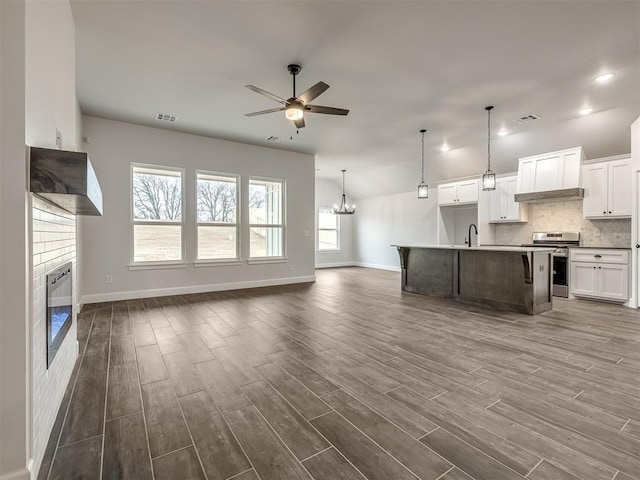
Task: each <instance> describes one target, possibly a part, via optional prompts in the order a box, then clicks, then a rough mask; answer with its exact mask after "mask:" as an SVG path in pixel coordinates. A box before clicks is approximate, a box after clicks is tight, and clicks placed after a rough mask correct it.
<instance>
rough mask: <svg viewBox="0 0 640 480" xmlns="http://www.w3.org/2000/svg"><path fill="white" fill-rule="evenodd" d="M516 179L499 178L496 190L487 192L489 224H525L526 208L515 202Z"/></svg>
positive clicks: (512, 177) (513, 177) (514, 177)
mask: <svg viewBox="0 0 640 480" xmlns="http://www.w3.org/2000/svg"><path fill="white" fill-rule="evenodd" d="M517 183H518V177H517V176H516V175H514V176H511V177H499V178H497V179H496V189H495V190H493V191H491V192H489V222H491V223H506V222H526V221H527V207H526V205H523V204H520V203H518V202H516V201H515V199H514V197H515V194H516V186H517Z"/></svg>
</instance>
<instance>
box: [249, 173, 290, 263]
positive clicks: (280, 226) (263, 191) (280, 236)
mask: <svg viewBox="0 0 640 480" xmlns="http://www.w3.org/2000/svg"><path fill="white" fill-rule="evenodd" d="M284 202H285V193H284V180H269V179H258V178H250V179H249V240H250V241H249V254H250V256H251V257H252V258H260V257H284Z"/></svg>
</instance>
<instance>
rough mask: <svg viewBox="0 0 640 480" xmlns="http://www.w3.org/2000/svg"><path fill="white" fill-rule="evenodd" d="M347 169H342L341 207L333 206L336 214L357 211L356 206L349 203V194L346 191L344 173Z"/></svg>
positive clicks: (350, 213)
mask: <svg viewBox="0 0 640 480" xmlns="http://www.w3.org/2000/svg"><path fill="white" fill-rule="evenodd" d="M345 172H346V170H342V200H341V201H340V207H338V206H337V205H334V206H333V213H334V214H335V215H353V214H354V213H356V206H355V205H351V206H349V205H348V204H347V195H346V194H345V193H344V174H345Z"/></svg>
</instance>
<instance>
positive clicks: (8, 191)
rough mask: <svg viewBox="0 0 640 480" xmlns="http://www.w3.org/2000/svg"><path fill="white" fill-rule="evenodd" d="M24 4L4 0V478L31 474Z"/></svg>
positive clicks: (0, 367) (0, 183) (0, 88)
mask: <svg viewBox="0 0 640 480" xmlns="http://www.w3.org/2000/svg"><path fill="white" fill-rule="evenodd" d="M24 16H25V5H24V1H23V0H15V1H12V2H4V1H0V98H1V99H2V101H1V102H0V165H2V168H1V169H0V265H2V268H0V479H2V480H5V479H9V478H11V479H16V480H17V479H26V478H29V472H28V462H29V457H30V451H29V425H30V418H29V415H30V411H29V387H30V386H29V378H30V373H29V348H28V347H29V333H30V332H29V322H28V321H27V319H28V312H29V307H28V297H29V295H28V292H29V288H28V283H29V281H28V272H27V266H28V265H29V261H28V257H27V255H28V251H27V238H28V234H27V225H28V218H29V217H28V213H27V208H26V206H27V200H26V199H27V193H26V184H27V179H26V168H25V155H26V153H25V145H24V138H25V104H24V99H25V91H24V88H25V86H24V84H25V80H24V77H25V67H24V62H25V55H24V41H25V20H24Z"/></svg>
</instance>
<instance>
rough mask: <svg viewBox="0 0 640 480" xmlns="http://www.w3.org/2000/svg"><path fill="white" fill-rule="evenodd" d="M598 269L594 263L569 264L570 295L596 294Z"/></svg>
mask: <svg viewBox="0 0 640 480" xmlns="http://www.w3.org/2000/svg"><path fill="white" fill-rule="evenodd" d="M597 272H598V268H597V265H596V264H595V263H581V262H571V280H570V281H569V284H570V285H571V293H572V294H573V295H590V296H595V295H597V292H598V287H597V285H598V281H597V277H598V274H597Z"/></svg>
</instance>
